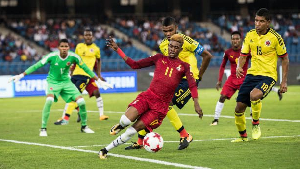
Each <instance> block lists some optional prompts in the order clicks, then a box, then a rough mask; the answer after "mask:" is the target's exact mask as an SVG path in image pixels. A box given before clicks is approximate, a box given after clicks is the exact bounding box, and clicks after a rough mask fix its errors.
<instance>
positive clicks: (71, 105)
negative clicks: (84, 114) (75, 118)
mask: <svg viewBox="0 0 300 169" xmlns="http://www.w3.org/2000/svg"><path fill="white" fill-rule="evenodd" d="M77 106H78V105H77V103H76V102H70V103H69V105H68V108H67V110H66V114H68V115H70V116H71V115H72V113H73V110H74V109H75V108H76V107H77Z"/></svg>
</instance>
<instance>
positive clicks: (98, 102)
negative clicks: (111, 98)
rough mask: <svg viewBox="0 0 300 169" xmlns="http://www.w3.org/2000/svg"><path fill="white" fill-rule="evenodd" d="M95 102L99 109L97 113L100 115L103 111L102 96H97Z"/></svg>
mask: <svg viewBox="0 0 300 169" xmlns="http://www.w3.org/2000/svg"><path fill="white" fill-rule="evenodd" d="M96 102H97V107H98V109H99V115H100V116H102V115H103V112H104V108H103V100H102V97H98V98H97V99H96Z"/></svg>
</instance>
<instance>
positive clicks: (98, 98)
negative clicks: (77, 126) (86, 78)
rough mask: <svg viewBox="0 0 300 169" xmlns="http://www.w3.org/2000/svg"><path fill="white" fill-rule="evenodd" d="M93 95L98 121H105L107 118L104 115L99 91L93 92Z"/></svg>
mask: <svg viewBox="0 0 300 169" xmlns="http://www.w3.org/2000/svg"><path fill="white" fill-rule="evenodd" d="M93 95H94V96H95V97H96V103H97V107H98V110H99V120H100V121H102V120H107V119H108V118H109V117H108V116H106V115H104V106H103V99H102V97H101V95H100V92H99V90H95V91H94V92H93Z"/></svg>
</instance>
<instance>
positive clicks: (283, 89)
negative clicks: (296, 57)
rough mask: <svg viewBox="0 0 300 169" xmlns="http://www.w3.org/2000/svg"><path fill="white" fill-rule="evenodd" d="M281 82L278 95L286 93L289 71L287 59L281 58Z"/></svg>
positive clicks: (286, 57)
mask: <svg viewBox="0 0 300 169" xmlns="http://www.w3.org/2000/svg"><path fill="white" fill-rule="evenodd" d="M281 59H282V82H281V83H280V89H279V91H280V93H285V92H287V75H288V71H289V57H288V56H285V57H282V58H281Z"/></svg>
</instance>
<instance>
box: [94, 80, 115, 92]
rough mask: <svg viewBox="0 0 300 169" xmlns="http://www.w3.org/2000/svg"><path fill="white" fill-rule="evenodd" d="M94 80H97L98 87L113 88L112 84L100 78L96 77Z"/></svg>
mask: <svg viewBox="0 0 300 169" xmlns="http://www.w3.org/2000/svg"><path fill="white" fill-rule="evenodd" d="M96 82H97V85H98V87H102V88H103V89H104V90H107V89H108V88H111V89H113V88H114V86H113V85H111V84H109V83H107V82H105V81H102V80H101V79H98V80H97V81H96Z"/></svg>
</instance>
